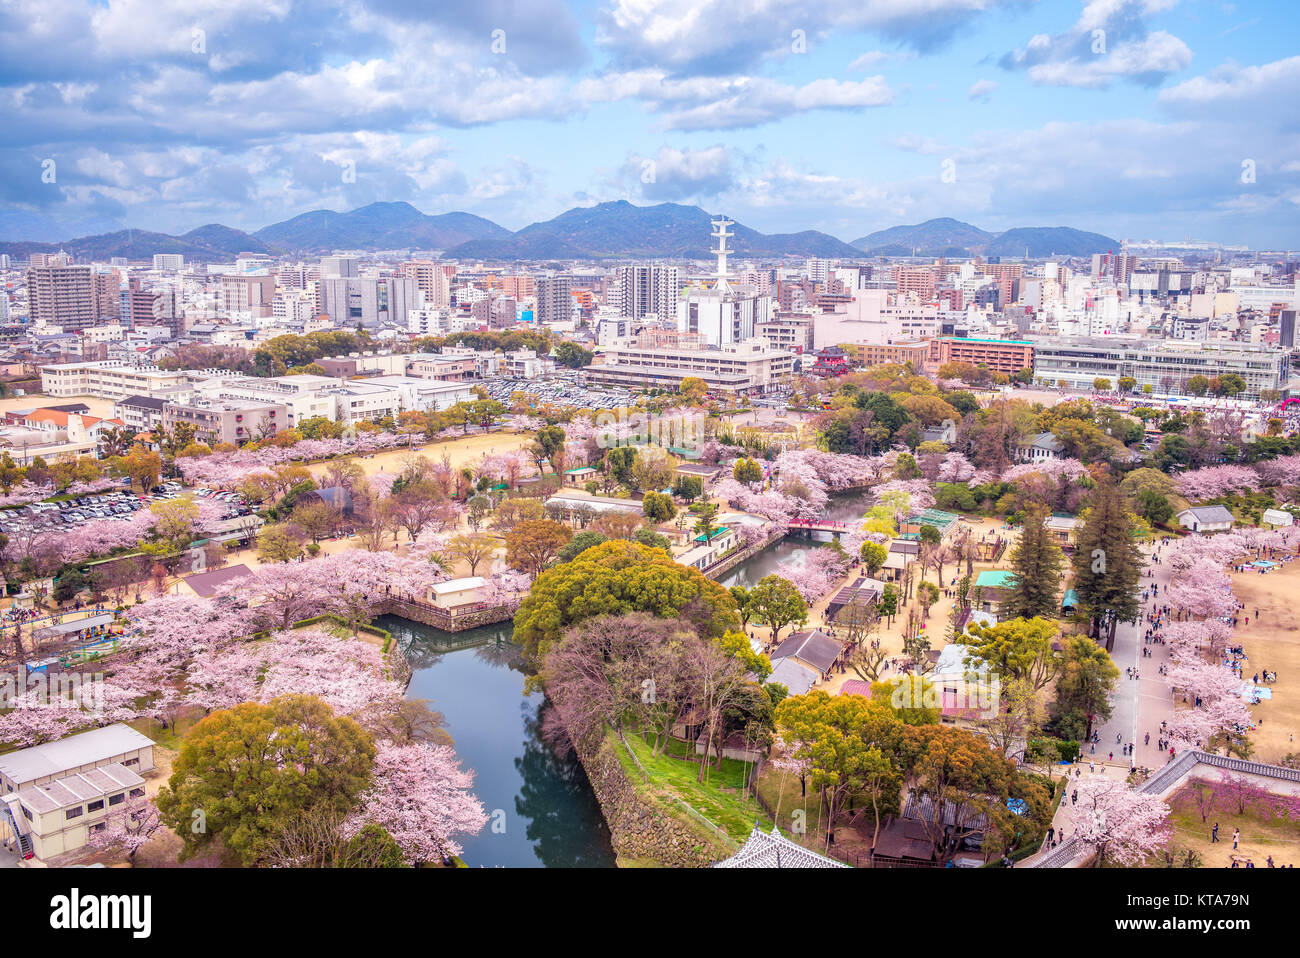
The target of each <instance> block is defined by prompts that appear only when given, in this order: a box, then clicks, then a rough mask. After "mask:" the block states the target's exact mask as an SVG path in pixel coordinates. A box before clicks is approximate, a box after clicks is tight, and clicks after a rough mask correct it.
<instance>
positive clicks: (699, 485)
mask: <svg viewBox="0 0 1300 958" xmlns="http://www.w3.org/2000/svg"><path fill="white" fill-rule="evenodd" d="M673 495H674V496H676V497H677V498H678V499H681V500H682V501H683V502H693V501H695V500H696V499H698V498H699V497H700V496H702V495H704V480H702V479H701V478H700V477H699V476H683V475H679V476H678V477H677V478H676V479H675V480H673Z"/></svg>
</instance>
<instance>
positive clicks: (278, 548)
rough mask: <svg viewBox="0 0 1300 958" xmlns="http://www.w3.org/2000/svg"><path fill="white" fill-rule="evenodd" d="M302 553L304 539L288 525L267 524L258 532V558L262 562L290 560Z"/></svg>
mask: <svg viewBox="0 0 1300 958" xmlns="http://www.w3.org/2000/svg"><path fill="white" fill-rule="evenodd" d="M300 555H302V540H300V539H299V538H298V536H297V535H295V534H294V532H293V530H292V529H290V528H289V527H288V526H287V525H285V524H283V523H281V524H279V525H272V526H266V527H265V528H263V529H262V531H261V532H259V533H258V534H257V558H258V559H259V560H260V561H262V562H289V561H291V560H293V559H296V558H298V557H299V556H300Z"/></svg>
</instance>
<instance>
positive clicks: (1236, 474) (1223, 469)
mask: <svg viewBox="0 0 1300 958" xmlns="http://www.w3.org/2000/svg"><path fill="white" fill-rule="evenodd" d="M1259 486H1260V478H1259V474H1258V473H1257V472H1255V470H1253V469H1250V468H1248V467H1246V466H1206V467H1205V468H1204V469H1192V470H1191V471H1189V472H1184V473H1183V474H1182V475H1180V476H1179V477H1178V490H1179V491H1180V492H1181V493H1182V494H1183V495H1184V496H1186V497H1187V498H1188V499H1190V500H1191V501H1192V502H1202V501H1204V500H1206V499H1217V498H1218V497H1219V496H1226V495H1229V494H1231V493H1234V492H1253V491H1254V490H1256V489H1258V488H1259Z"/></svg>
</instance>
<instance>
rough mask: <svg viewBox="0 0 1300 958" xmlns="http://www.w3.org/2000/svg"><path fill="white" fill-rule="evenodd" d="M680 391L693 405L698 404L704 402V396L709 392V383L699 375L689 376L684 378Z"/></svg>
mask: <svg viewBox="0 0 1300 958" xmlns="http://www.w3.org/2000/svg"><path fill="white" fill-rule="evenodd" d="M678 391H679V392H680V393H681V394H682V398H683V399H685V400H686V401H687V402H688V403H690V404H691V405H692V406H698V405H699V404H700V403H702V402H704V397H705V396H707V395H708V394H709V384H708V383H706V382H705V381H704V380H703V379H700V378H699V377H697V376H687V377H686V378H685V379H683V380H682V382H681V385H680V386H679V387H678Z"/></svg>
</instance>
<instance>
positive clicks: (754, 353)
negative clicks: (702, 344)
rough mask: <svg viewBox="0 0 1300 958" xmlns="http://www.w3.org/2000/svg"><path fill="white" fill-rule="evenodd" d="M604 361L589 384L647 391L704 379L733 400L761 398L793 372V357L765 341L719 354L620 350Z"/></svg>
mask: <svg viewBox="0 0 1300 958" xmlns="http://www.w3.org/2000/svg"><path fill="white" fill-rule="evenodd" d="M604 356H605V362H604V363H603V364H602V365H598V366H588V367H587V369H586V370H585V374H586V377H587V379H588V381H590V382H595V383H607V384H610V385H616V386H633V387H638V388H643V389H651V388H656V387H657V388H660V389H668V390H676V389H678V388H679V387H680V386H681V384H682V380H683V379H686V378H688V377H694V378H698V379H702V380H704V382H705V383H707V384H708V386H709V390H710V391H711V392H716V393H724V394H729V395H743V394H762V393H767V392H771V391H772V390H773V389H775V388H776V387H777V386H778V385H779V384H780V382H781V381H782V379H783V378H785V377H787V376H789V375H790V374H792V373H793V371H794V354H793V353H789V352H786V351H785V350H780V349H772V348H771V347H769V346H768V344H767V343H766V342H765V341H763V340H761V339H749V340H745V341H744V342H740V343H729V344H727V345H725V346H723V347H721V348H718V349H697V348H684V347H677V348H659V349H642V348H640V347H637V346H615V347H611V348H609V349H607V350H605V351H604Z"/></svg>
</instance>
